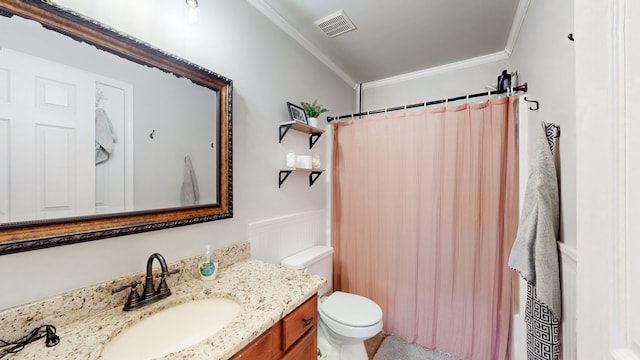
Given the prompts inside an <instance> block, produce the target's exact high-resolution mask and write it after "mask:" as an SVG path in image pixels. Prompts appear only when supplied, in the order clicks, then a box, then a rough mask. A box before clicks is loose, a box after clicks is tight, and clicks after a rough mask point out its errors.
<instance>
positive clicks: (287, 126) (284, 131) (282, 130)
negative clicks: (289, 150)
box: [278, 124, 293, 143]
mask: <svg viewBox="0 0 640 360" xmlns="http://www.w3.org/2000/svg"><path fill="white" fill-rule="evenodd" d="M291 125H293V124H281V125H280V140H278V143H282V139H284V136H285V135H287V131H289V129H291Z"/></svg>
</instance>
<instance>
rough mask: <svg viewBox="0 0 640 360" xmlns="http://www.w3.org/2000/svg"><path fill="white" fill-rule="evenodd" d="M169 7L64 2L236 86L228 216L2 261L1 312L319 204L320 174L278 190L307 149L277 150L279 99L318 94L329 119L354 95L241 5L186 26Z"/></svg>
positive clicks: (214, 5)
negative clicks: (292, 161)
mask: <svg viewBox="0 0 640 360" xmlns="http://www.w3.org/2000/svg"><path fill="white" fill-rule="evenodd" d="M150 2H153V3H154V5H153V9H154V10H153V11H151V10H149V9H151V8H152V7H151V6H150V5H149V3H150ZM60 3H62V2H60ZM168 3H169V2H157V1H150V0H149V1H135V2H132V1H121V0H117V1H116V0H114V1H109V2H93V1H91V2H87V1H77V0H65V1H64V4H65V6H68V7H71V8H73V9H75V10H77V11H79V12H81V13H84V14H87V15H89V16H92V17H95V18H98V20H100V21H102V22H104V23H106V24H108V25H110V26H112V27H115V28H118V29H120V30H122V31H124V32H127V33H129V34H131V35H133V36H136V37H138V38H141V39H142V40H144V41H146V42H149V43H151V44H153V45H154V46H156V47H159V48H161V49H164V50H166V51H168V52H171V53H174V54H176V55H178V56H181V57H184V58H186V59H188V60H190V61H192V62H194V63H196V64H199V65H201V66H204V67H206V68H209V69H212V70H214V71H216V72H218V73H220V74H222V75H224V76H227V77H229V78H231V79H232V80H233V82H234V83H233V85H234V103H233V106H234V107H233V131H234V136H233V142H234V146H233V190H234V192H233V196H234V203H233V205H234V206H233V208H234V218H233V219H228V220H221V221H215V222H210V223H204V224H198V225H191V226H185V227H179V228H173V229H169V230H162V231H155V232H149V233H143V234H136V235H131V236H126V237H118V238H112V239H106V240H100V241H94V242H89V243H83V244H76V245H69V246H63V247H56V248H50V249H44V250H38V251H31V252H25V253H19V254H14V255H4V256H1V257H0V273H1V274H2V277H0V289H2V296H0V310H1V309H5V308H8V307H12V306H15V305H18V304H22V303H26V302H30V301H34V300H37V299H41V298H45V297H48V296H52V295H55V294H59V293H62V292H65V291H68V290H72V289H76V288H80V287H84V286H87V285H90V284H94V283H98V282H101V281H106V280H109V279H113V278H115V277H118V276H121V275H124V274H128V273H132V272H137V271H143V269H144V266H145V263H146V259H147V257H148V256H149V255H150V254H151V253H153V252H160V253H162V254H163V255H164V256H165V258H166V259H167V261H175V260H178V259H182V258H185V257H189V256H193V255H196V254H199V253H200V252H201V250H202V247H203V245H204V244H206V243H211V244H213V245H214V247H216V248H219V247H225V246H228V245H232V244H236V243H240V242H244V241H247V224H248V223H250V222H253V221H256V220H261V219H264V218H271V217H276V216H282V215H287V214H291V213H298V212H303V211H309V210H317V209H324V208H325V207H326V203H325V200H326V193H327V183H326V180H327V179H328V177H327V176H326V174H324V175H322V177H321V178H320V179H319V180H318V181H317V182H316V183H315V184H314V186H313V187H311V188H309V186H308V183H307V178H306V177H305V176H302V175H300V176H298V175H299V174H293V175H291V176H290V178H289V179H288V180H287V182H286V183H285V184H284V186H283V187H282V189H278V181H277V178H278V174H277V169H278V168H279V167H281V166H283V165H284V159H285V154H286V153H287V151H288V150H289V149H292V150H294V151H297V152H299V153H303V152H306V153H310V151H309V150H308V145H307V141H308V137H307V136H304V135H303V134H295V133H293V132H290V133H289V134H287V137H286V138H285V139H284V141H283V143H282V144H279V143H278V135H277V134H278V130H277V126H276V124H277V123H278V122H280V121H286V120H288V118H287V111H286V105H285V103H286V101H293V102H299V101H302V100H313V99H316V98H318V99H319V101H320V102H321V103H322V104H324V105H325V106H326V107H327V108H329V109H331V110H332V111H331V113H332V114H339V113H344V112H350V111H352V110H353V104H354V102H355V95H354V92H353V89H351V88H350V87H349V86H347V85H346V84H345V83H344V82H343V81H342V80H341V79H340V78H338V76H336V75H335V74H334V73H333V72H332V71H330V70H328V69H327V68H326V67H325V66H324V65H322V64H321V63H320V62H319V61H318V60H316V59H315V58H314V57H313V56H312V55H310V54H309V53H308V52H307V51H306V50H304V49H303V48H302V47H300V46H299V45H298V44H297V43H296V42H295V41H294V40H292V39H291V38H290V37H289V36H288V35H286V34H285V33H283V32H282V31H281V30H280V29H278V28H277V27H276V26H275V25H273V24H272V23H271V22H270V21H269V20H267V19H266V18H265V17H264V16H263V15H261V14H260V13H259V12H258V11H256V10H255V8H254V7H253V6H251V5H249V4H248V3H247V2H245V1H237V0H216V1H201V2H200V3H201V5H200V7H199V8H198V10H197V11H198V16H199V19H198V20H199V21H196V22H195V23H189V22H188V21H187V20H186V13H185V9H184V8H186V5H184V2H181V1H172V2H170V3H175V4H179V9H178V10H177V11H175V10H172V9H170V8H167V6H169V5H167V4H168ZM145 4H146V5H145ZM161 14H171V16H172V17H171V18H163V16H161ZM205 18H206V19H216V21H215V22H214V21H211V20H207V21H203V20H202V19H205ZM327 141H328V136H323V137H322V138H320V141H319V143H318V144H316V146H315V147H314V149H313V152H317V153H320V154H321V156H325V155H326V154H325V151H326V147H327V146H326V145H327ZM323 160H326V158H323Z"/></svg>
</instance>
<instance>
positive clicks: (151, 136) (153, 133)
mask: <svg viewBox="0 0 640 360" xmlns="http://www.w3.org/2000/svg"><path fill="white" fill-rule="evenodd" d="M155 134H156V130H155V129H154V130H153V131H151V134H149V137H150V138H151V140H153V136H154V135H155Z"/></svg>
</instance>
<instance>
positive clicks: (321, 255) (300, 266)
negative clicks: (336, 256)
mask: <svg viewBox="0 0 640 360" xmlns="http://www.w3.org/2000/svg"><path fill="white" fill-rule="evenodd" d="M280 264H281V265H282V266H284V267H286V268H289V269H296V270H307V271H308V272H309V273H310V274H314V275H320V276H322V277H324V278H325V279H327V284H326V285H325V286H324V287H323V288H322V289H320V290H318V296H323V295H328V293H329V292H330V291H331V289H332V287H333V248H332V247H330V246H313V247H310V248H308V249H306V250H302V251H301V252H299V253H296V254H293V255H291V256H288V257H286V258H284V259H282V261H281V262H280Z"/></svg>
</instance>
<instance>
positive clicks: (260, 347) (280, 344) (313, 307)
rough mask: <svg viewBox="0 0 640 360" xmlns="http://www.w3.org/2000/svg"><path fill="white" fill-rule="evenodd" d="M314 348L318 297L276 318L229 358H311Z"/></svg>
mask: <svg viewBox="0 0 640 360" xmlns="http://www.w3.org/2000/svg"><path fill="white" fill-rule="evenodd" d="M317 351H318V296H317V295H314V296H312V297H311V298H310V299H309V300H307V301H306V302H305V303H304V304H302V305H300V306H298V307H297V308H296V309H295V310H293V311H292V312H291V313H290V314H288V315H287V316H285V317H284V318H283V319H282V320H280V321H278V322H277V323H276V324H275V325H273V326H272V327H271V328H270V329H269V330H267V331H265V332H264V333H263V334H262V335H260V336H259V337H258V338H257V339H255V340H254V341H252V342H251V343H250V344H249V345H247V346H246V347H245V348H244V349H243V350H241V351H240V352H239V353H237V354H236V355H234V356H233V357H232V358H231V360H239V359H243V360H247V359H260V360H263V359H264V360H315V359H317Z"/></svg>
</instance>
